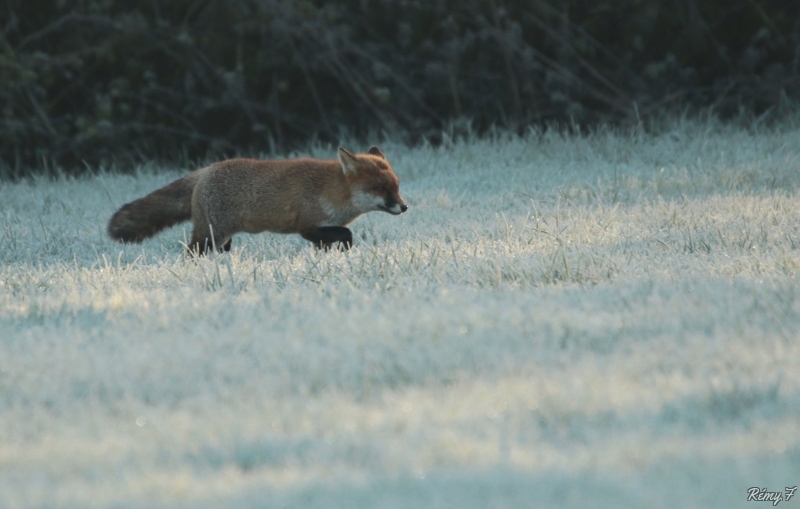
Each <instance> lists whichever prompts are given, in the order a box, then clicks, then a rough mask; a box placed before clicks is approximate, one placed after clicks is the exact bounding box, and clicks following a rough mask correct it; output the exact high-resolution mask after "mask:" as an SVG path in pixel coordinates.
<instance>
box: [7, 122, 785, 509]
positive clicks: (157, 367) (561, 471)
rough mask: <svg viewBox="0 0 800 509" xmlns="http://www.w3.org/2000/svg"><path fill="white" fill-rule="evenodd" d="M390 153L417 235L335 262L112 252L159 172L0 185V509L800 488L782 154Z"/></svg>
mask: <svg viewBox="0 0 800 509" xmlns="http://www.w3.org/2000/svg"><path fill="white" fill-rule="evenodd" d="M350 148H351V149H356V148H359V149H361V150H363V149H365V148H366V147H352V146H351V147H350ZM382 148H383V150H384V152H385V153H386V154H387V157H388V158H389V160H390V161H391V162H392V164H393V166H394V167H395V170H396V171H397V173H398V175H399V176H400V178H401V191H402V192H403V195H404V197H405V199H406V201H407V202H408V203H409V205H410V206H411V209H410V210H409V212H408V213H407V214H404V215H402V216H399V217H392V216H390V215H388V214H382V213H373V214H370V215H368V216H365V217H363V218H362V219H360V220H358V221H357V222H356V223H354V225H353V227H352V229H353V231H354V235H355V237H356V240H355V242H356V246H355V247H354V248H353V249H352V250H351V251H350V252H348V253H344V254H343V253H338V252H332V253H327V254H326V253H319V252H316V251H314V250H313V249H311V247H310V244H308V243H306V242H305V241H302V240H301V239H300V238H299V237H293V236H291V237H290V236H279V235H271V234H262V235H259V236H247V235H238V236H236V237H235V238H234V248H233V251H232V252H231V253H230V254H229V255H223V256H214V257H210V258H206V259H202V260H200V261H199V262H198V261H192V260H187V259H185V258H184V256H183V254H182V248H181V245H180V242H181V241H183V240H184V239H185V238H186V237H187V236H188V234H189V233H188V232H189V228H190V227H189V225H184V227H177V228H174V229H172V230H170V231H168V232H166V233H164V234H162V235H161V236H158V237H156V238H155V239H153V240H150V241H148V242H146V243H144V244H143V245H136V246H121V245H118V244H113V243H111V242H110V241H108V240H107V239H106V238H105V236H104V228H105V224H106V222H107V220H108V218H109V216H110V215H111V213H112V212H113V211H114V210H115V209H116V208H117V207H119V206H120V205H122V204H123V203H125V202H128V201H130V200H132V199H134V198H137V197H139V196H142V195H144V194H145V193H147V192H149V191H151V190H153V189H155V188H156V187H159V186H161V185H163V184H165V183H167V182H169V181H171V180H172V179H174V178H176V177H177V176H178V175H180V174H181V173H179V172H178V171H177V170H176V171H174V172H172V173H168V174H165V173H160V174H157V175H156V174H154V172H152V171H151V169H148V168H144V169H143V170H142V171H141V172H140V173H141V174H140V175H139V176H137V177H132V176H120V175H110V174H100V175H99V176H96V177H92V178H87V179H80V180H62V181H44V180H41V181H35V182H32V183H31V182H27V183H19V184H10V183H4V184H0V244H1V245H2V250H0V507H3V508H22V507H25V508H33V507H59V508H61V507H64V508H93V507H109V508H111V507H113V508H143V507H155V508H175V507H180V508H206V507H209V508H210V507H225V508H232V509H239V508H242V509H249V508H272V507H311V508H361V507H363V508H367V507H369V508H373V507H392V508H401V507H402V508H405V507H408V508H412V507H413V508H418V507H429V508H436V507H459V508H484V507H507V508H519V507H575V508H579V507H580V508H582V507H602V508H606V507H607V508H624V507H630V508H639V507H648V508H659V507H664V508H673V507H683V508H691V507H698V508H700V507H703V508H706V507H720V508H722V507H725V508H728V507H762V506H764V505H765V504H767V503H763V502H762V503H760V504H759V503H755V502H747V501H746V499H747V489H748V488H750V487H756V486H757V487H765V488H768V489H769V490H770V491H783V490H784V488H785V487H787V486H795V485H798V484H800V369H799V368H798V366H800V287H799V286H798V283H800V276H798V271H800V129H798V128H797V127H796V126H794V127H793V126H791V125H787V126H784V127H783V128H781V129H777V130H774V131H763V130H762V131H758V130H751V131H746V130H741V129H735V128H730V127H724V126H719V125H716V124H709V125H706V124H702V123H692V122H690V123H683V124H681V123H676V124H675V126H674V128H673V129H672V130H667V131H665V132H664V133H663V134H660V135H656V136H650V135H635V134H634V135H621V134H614V133H611V132H599V133H596V134H593V135H590V136H586V137H562V136H560V135H558V134H555V133H544V134H542V133H539V134H531V135H529V136H527V137H524V138H514V137H508V136H499V137H496V138H494V139H484V140H471V141H469V142H458V143H454V144H451V145H447V146H445V147H443V148H436V149H433V148H416V149H407V148H403V147H401V146H397V145H392V144H390V143H384V144H383V146H382ZM334 154H335V152H334V149H333V148H330V147H328V148H325V149H323V148H319V149H315V150H314V151H313V155H315V156H318V157H332V156H334ZM799 503H800V497H798V498H795V499H792V500H790V501H784V502H783V503H782V504H781V507H793V506H795V505H797V504H799Z"/></svg>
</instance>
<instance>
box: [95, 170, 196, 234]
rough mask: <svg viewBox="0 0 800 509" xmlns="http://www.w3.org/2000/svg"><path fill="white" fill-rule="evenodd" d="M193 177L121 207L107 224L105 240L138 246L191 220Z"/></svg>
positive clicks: (168, 185)
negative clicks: (165, 230)
mask: <svg viewBox="0 0 800 509" xmlns="http://www.w3.org/2000/svg"><path fill="white" fill-rule="evenodd" d="M195 184H197V176H196V175H195V174H190V175H187V176H186V177H183V178H182V179H178V180H176V181H175V182H172V183H171V184H167V185H166V186H164V187H162V188H161V189H157V190H155V191H153V192H152V193H150V194H148V195H147V196H145V197H144V198H139V199H138V200H134V201H132V202H130V203H127V204H125V205H123V206H122V207H121V208H120V209H119V210H118V211H116V212H115V213H114V215H113V216H111V220H110V221H109V222H108V230H107V231H108V236H109V237H111V239H112V240H116V241H117V242H141V241H143V240H144V239H146V238H148V237H152V236H153V235H155V234H156V233H158V232H160V231H161V230H163V229H165V228H169V227H170V226H172V225H174V224H177V223H180V222H183V221H188V220H189V219H191V218H192V192H193V191H194V186H195Z"/></svg>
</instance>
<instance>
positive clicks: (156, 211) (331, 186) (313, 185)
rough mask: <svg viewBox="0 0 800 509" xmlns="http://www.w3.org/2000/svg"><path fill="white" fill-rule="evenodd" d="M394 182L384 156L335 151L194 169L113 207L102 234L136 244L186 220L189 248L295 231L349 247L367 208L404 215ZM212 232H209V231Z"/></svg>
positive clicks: (233, 161) (317, 242) (377, 152)
mask: <svg viewBox="0 0 800 509" xmlns="http://www.w3.org/2000/svg"><path fill="white" fill-rule="evenodd" d="M407 208H408V207H407V206H406V204H405V202H404V201H403V198H402V197H401V196H400V192H399V181H398V179H397V176H396V175H395V173H394V171H393V170H392V167H391V166H390V165H389V163H388V161H387V160H386V158H385V156H384V155H383V153H382V152H381V151H380V149H378V148H377V147H372V148H371V149H370V150H369V152H368V153H366V154H358V155H355V154H352V153H350V152H348V151H347V150H345V149H343V148H340V149H339V159H338V160H318V159H289V160H268V161H261V160H255V159H229V160H227V161H221V162H218V163H214V164H212V165H210V166H208V167H206V168H201V169H199V170H196V171H194V172H192V173H190V174H189V175H187V176H186V177H184V178H182V179H178V180H176V181H175V182H172V183H171V184H168V185H167V186H164V187H162V188H161V189H158V190H156V191H154V192H152V193H150V194H149V195H147V196H145V197H144V198H140V199H138V200H135V201H133V202H131V203H128V204H126V205H124V206H123V207H122V208H120V209H119V210H118V211H117V212H116V213H115V214H114V215H113V216H112V217H111V220H110V221H109V224H108V235H109V236H110V237H111V238H112V239H113V240H116V241H119V242H141V241H142V240H143V239H145V238H147V237H150V236H153V235H155V234H156V233H158V232H159V231H161V230H162V229H164V228H167V227H169V226H172V225H173V224H176V223H179V222H182V221H186V220H188V219H191V220H192V222H193V224H194V230H193V233H192V240H191V244H190V248H192V249H196V248H198V247H199V249H200V251H201V252H203V251H205V250H206V249H208V248H210V247H211V245H215V246H217V248H218V249H225V250H228V249H230V239H231V236H232V235H234V234H235V233H239V232H247V233H261V232H264V231H269V232H275V233H299V234H300V235H302V236H303V238H306V239H308V240H310V241H311V242H313V243H314V244H315V245H317V246H318V247H326V248H327V247H330V246H331V244H333V243H334V242H340V243H341V244H342V245H344V247H348V245H349V244H350V243H352V236H351V235H350V231H349V230H348V229H347V228H346V226H347V225H348V224H350V223H351V222H352V221H354V220H355V219H356V218H358V217H359V216H361V215H362V214H365V213H367V212H370V211H372V210H384V211H386V212H389V213H392V214H400V213H402V212H405V211H406V209H407ZM212 232H213V233H212Z"/></svg>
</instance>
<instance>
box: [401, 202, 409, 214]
mask: <svg viewBox="0 0 800 509" xmlns="http://www.w3.org/2000/svg"><path fill="white" fill-rule="evenodd" d="M406 210H408V205H406V204H405V203H404V204H403V205H400V213H401V214H402V213H403V212H405V211H406Z"/></svg>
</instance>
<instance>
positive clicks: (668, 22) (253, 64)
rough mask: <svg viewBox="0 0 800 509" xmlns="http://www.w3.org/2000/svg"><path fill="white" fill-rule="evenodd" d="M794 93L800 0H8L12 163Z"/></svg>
mask: <svg viewBox="0 0 800 509" xmlns="http://www.w3.org/2000/svg"><path fill="white" fill-rule="evenodd" d="M798 98H800V2H798V1H787V0H628V1H620V0H607V1H602V0H600V1H596V0H564V1H559V0H526V1H523V0H483V1H481V0H427V1H423V0H327V1H321V0H317V1H311V0H8V1H6V2H4V3H3V4H2V5H1V6H0V105H1V106H0V107H2V112H1V113H0V164H1V165H2V167H1V168H0V174H3V175H20V174H25V173H27V172H29V171H37V170H31V169H30V168H38V169H39V170H41V169H43V168H48V167H49V168H52V167H54V166H58V167H60V168H63V169H64V170H65V171H80V168H82V167H83V163H84V162H86V163H89V164H96V163H113V162H116V163H119V164H121V165H122V166H130V164H129V163H131V162H133V161H141V160H147V159H152V158H157V159H175V158H184V159H185V158H187V157H188V158H195V157H204V156H208V155H213V156H224V155H232V154H234V153H241V152H259V151H268V150H275V149H281V150H286V149H287V148H291V147H292V146H295V145H297V144H300V143H305V142H307V141H308V140H309V139H313V138H318V139H322V140H330V141H335V140H336V139H337V138H339V137H340V136H341V135H342V133H343V132H345V131H346V132H347V133H350V134H352V135H356V136H361V137H363V136H365V135H367V133H369V132H376V131H380V130H383V131H385V132H387V133H390V134H391V135H392V136H396V137H399V138H400V139H405V140H406V141H408V142H415V141H417V140H420V139H422V138H427V139H429V140H432V141H434V142H435V141H436V140H437V137H439V136H441V133H442V131H443V130H445V129H454V128H455V129H458V128H459V127H458V126H462V127H461V128H463V126H464V125H466V121H465V119H469V125H470V126H471V128H473V129H476V130H478V131H480V130H482V129H485V128H487V127H489V126H492V125H496V126H500V127H504V128H508V129H512V130H513V129H520V128H524V127H525V126H528V125H531V124H543V123H548V122H557V123H561V124H564V123H567V124H569V125H589V126H591V125H596V124H598V123H629V122H639V121H641V120H646V119H647V118H649V117H651V116H653V115H657V114H661V113H663V112H664V111H673V112H675V111H686V110H687V109H688V110H689V111H699V110H701V109H709V108H710V109H712V110H713V111H714V112H715V113H716V114H717V115H719V116H722V117H726V116H735V115H740V114H742V112H745V113H747V114H753V115H763V114H765V113H766V114H769V113H771V112H774V111H777V110H780V107H781V105H784V104H787V103H790V102H791V101H796V100H797V99H798ZM454 126H455V127H454ZM122 163H125V164H122Z"/></svg>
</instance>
